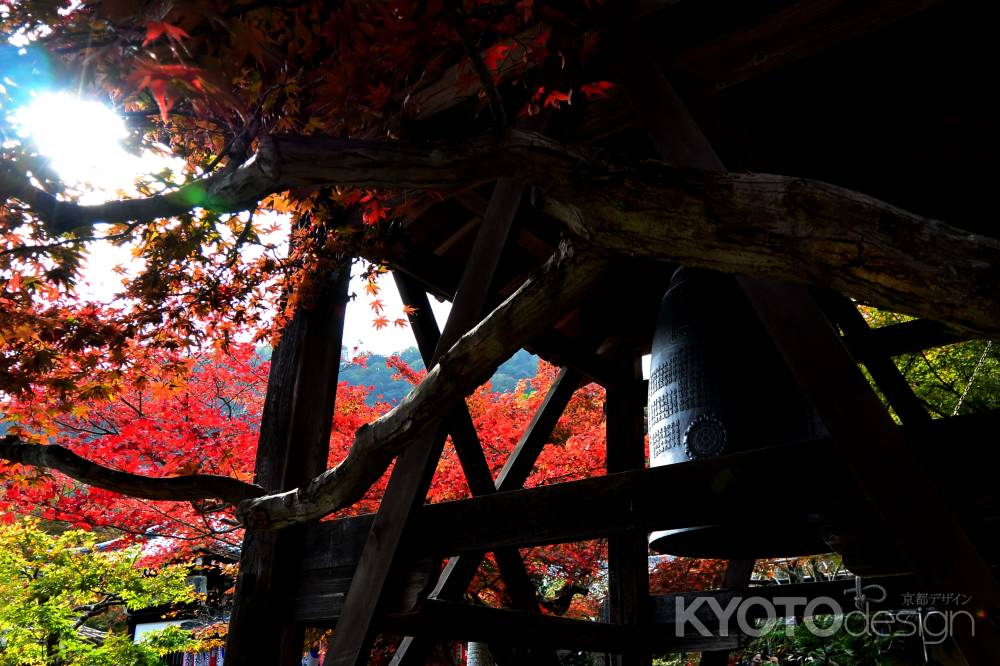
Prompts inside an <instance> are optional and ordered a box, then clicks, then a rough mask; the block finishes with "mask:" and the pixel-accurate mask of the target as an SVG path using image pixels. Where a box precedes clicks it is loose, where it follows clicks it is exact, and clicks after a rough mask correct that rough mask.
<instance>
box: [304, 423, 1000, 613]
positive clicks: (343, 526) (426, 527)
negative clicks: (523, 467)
mask: <svg viewBox="0 0 1000 666" xmlns="http://www.w3.org/2000/svg"><path fill="white" fill-rule="evenodd" d="M998 429H1000V412H991V413H986V414H980V415H968V416H959V417H953V418H950V419H937V420H934V421H932V422H930V423H928V424H921V425H917V426H915V427H906V426H901V427H900V433H901V434H902V435H903V437H904V438H905V440H906V446H907V449H909V450H912V451H914V452H916V453H917V454H918V455H919V456H920V458H921V460H922V461H927V463H929V464H934V465H935V466H936V469H937V471H938V473H939V474H940V475H941V478H942V479H944V480H946V482H947V483H946V485H945V487H944V490H945V492H946V495H947V497H948V498H949V501H950V502H952V503H953V504H954V505H955V506H961V507H966V508H967V510H969V511H970V512H971V513H970V518H972V517H973V515H974V514H975V513H976V512H979V511H987V512H992V513H987V515H1000V506H996V502H995V501H993V505H992V508H991V504H990V499H989V496H990V494H991V493H992V490H991V489H992V488H993V487H994V485H995V479H994V478H993V477H994V470H995V469H996V468H997V467H998V466H1000V450H998V449H997V448H996V447H992V446H987V445H985V444H986V443H988V442H991V441H993V440H995V439H996V432H997V430H998ZM941 442H949V443H950V444H949V455H948V456H945V457H942V456H941V455H940V445H941ZM831 446H833V444H832V442H831V440H829V439H823V440H818V441H816V442H812V443H804V444H798V445H792V446H786V447H778V448H762V449H758V450H756V451H752V452H748V453H744V454H739V455H738V456H728V457H725V458H718V459H714V460H707V461H697V462H696V463H683V464H680V465H670V466H666V467H658V468H652V469H648V470H642V471H633V472H626V473H621V474H613V475H610V476H605V477H597V478H593V479H585V480H582V481H574V482H571V483H560V484H555V485H551V486H542V487H539V488H533V489H529V490H518V491H510V492H504V493H498V494H496V495H494V496H492V497H482V498H475V499H472V500H462V501H459V502H446V503H442V504H433V505H427V506H424V507H423V508H421V509H420V516H419V518H418V519H417V523H418V524H419V525H420V526H421V527H420V529H421V530H422V532H421V539H420V540H419V541H416V542H414V543H413V544H411V549H412V550H413V552H412V554H411V557H413V558H417V557H420V556H426V555H433V556H439V555H455V554H458V553H470V552H481V551H486V550H490V549H493V548H496V547H498V546H518V547H522V546H524V547H526V546H535V545H543V544H548V543H560V542H568V541H584V540H587V539H595V538H600V537H605V536H609V535H611V534H620V533H622V532H626V531H628V530H630V529H644V530H655V529H671V528H680V527H692V526H696V525H705V524H718V523H720V522H722V523H724V522H726V521H727V520H728V521H739V520H743V519H746V520H752V519H754V515H755V514H754V513H753V512H754V510H755V509H754V508H753V507H752V506H746V505H747V503H746V502H745V501H743V499H741V498H745V497H748V496H751V495H753V494H754V493H755V492H758V491H759V488H761V487H773V488H781V492H782V494H783V496H786V497H794V498H795V500H796V504H797V505H800V506H801V508H802V511H803V513H831V512H832V513H833V514H834V516H835V515H836V514H837V513H838V511H839V512H841V513H842V514H843V515H850V514H852V513H856V512H859V511H860V512H861V514H862V515H865V514H866V512H867V514H868V515H870V513H871V512H870V509H868V508H867V507H866V506H865V505H864V503H863V501H862V500H861V499H860V497H859V493H858V491H857V489H856V488H855V487H854V485H853V483H852V482H851V472H850V469H849V468H848V466H847V465H846V463H845V462H844V461H843V460H842V459H840V458H838V457H835V456H834V457H831V456H830V455H829V451H830V448H831ZM803 470H814V471H815V470H821V472H819V471H816V472H815V473H812V474H806V473H803ZM664 489H669V490H668V491H665V490H664ZM665 492H667V493H668V495H669V496H670V497H673V496H684V497H685V498H686V499H687V501H686V502H685V503H684V504H683V505H681V504H679V503H674V502H664V493H665ZM733 501H736V502H737V504H736V505H735V512H734V507H733V506H730V505H729V504H727V502H733ZM372 520H373V516H372V515H367V516H358V517H355V518H348V519H341V520H334V521H328V522H323V523H320V524H318V525H316V526H312V527H310V528H309V530H308V541H307V543H306V545H305V547H304V548H303V552H304V553H305V554H306V555H305V557H304V558H303V560H302V562H301V567H302V580H301V581H300V583H299V584H298V586H297V592H296V597H297V599H298V600H299V601H298V603H299V604H300V605H299V606H297V607H296V619H297V620H299V621H302V622H306V623H310V624H328V623H330V622H332V621H334V620H335V619H336V618H337V616H338V615H339V613H340V606H341V605H342V601H343V592H344V591H345V589H346V584H347V582H349V580H350V578H351V576H352V575H353V570H354V568H355V567H356V566H357V563H358V560H359V558H360V554H361V549H362V543H363V541H364V537H365V535H366V534H367V533H368V531H369V529H370V527H371V523H372ZM787 520H788V521H789V524H790V525H791V524H792V523H793V522H794V521H795V520H796V517H795V516H788V517H787ZM986 536H987V537H988V536H989V535H986ZM435 539H439V540H440V542H435ZM994 545H996V544H994ZM998 551H1000V549H998ZM776 554H778V553H776ZM784 554H788V553H784ZM900 566H901V567H903V566H904V564H903V563H900ZM338 581H339V582H338Z"/></svg>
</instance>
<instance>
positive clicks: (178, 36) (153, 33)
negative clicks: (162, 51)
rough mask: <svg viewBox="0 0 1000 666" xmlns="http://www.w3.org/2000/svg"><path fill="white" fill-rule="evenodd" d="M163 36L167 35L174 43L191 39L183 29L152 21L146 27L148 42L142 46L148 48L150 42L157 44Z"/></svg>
mask: <svg viewBox="0 0 1000 666" xmlns="http://www.w3.org/2000/svg"><path fill="white" fill-rule="evenodd" d="M162 35H166V36H167V39H169V40H170V41H172V42H179V41H181V40H182V39H185V38H188V37H191V35H189V34H187V32H185V31H184V29H183V28H179V27H177V26H176V25H170V24H169V23H163V22H161V21H152V22H151V23H149V24H147V25H146V41H144V42H143V43H142V45H143V46H146V45H147V44H149V43H150V42H155V41H156V40H157V39H159V38H160V37H161V36H162Z"/></svg>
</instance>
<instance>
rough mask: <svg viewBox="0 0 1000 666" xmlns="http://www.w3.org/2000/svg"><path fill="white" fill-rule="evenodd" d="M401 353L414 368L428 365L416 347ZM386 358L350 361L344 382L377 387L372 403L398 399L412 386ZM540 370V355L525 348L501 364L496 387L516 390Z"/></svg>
mask: <svg viewBox="0 0 1000 666" xmlns="http://www.w3.org/2000/svg"><path fill="white" fill-rule="evenodd" d="M399 356H400V358H402V359H403V360H404V361H406V362H407V363H409V364H410V366H411V367H412V368H413V369H415V370H423V368H424V364H423V361H422V360H421V359H420V352H418V351H417V348H416V347H408V348H407V349H404V350H403V351H401V352H400V353H399ZM385 359H386V357H385V356H381V355H379V354H372V355H371V356H369V357H368V363H367V367H362V366H360V365H356V364H349V365H347V366H346V367H344V368H342V369H341V371H340V381H344V382H347V383H348V384H351V385H352V386H371V387H373V390H372V392H371V395H370V396H369V398H368V400H369V402H375V401H376V400H378V399H380V398H379V396H381V399H382V400H385V401H387V402H393V403H395V402H398V401H399V400H400V398H402V397H403V396H404V395H406V394H407V392H409V390H410V385H409V384H408V383H407V382H405V381H403V380H394V379H393V378H392V376H393V374H394V371H393V370H390V369H389V368H387V367H386V365H385ZM537 372H538V357H537V356H535V355H533V354H529V353H528V352H526V351H524V350H523V349H522V350H521V351H519V352H517V353H516V354H514V356H512V357H511V358H510V360H509V361H507V362H506V363H504V364H503V365H501V366H500V368H499V369H498V370H497V372H496V374H495V375H493V378H492V379H491V382H492V383H493V389H494V390H496V391H503V392H509V391H513V390H514V388H515V387H516V386H517V382H518V381H520V380H522V379H528V378H530V377H534V376H535V373H537Z"/></svg>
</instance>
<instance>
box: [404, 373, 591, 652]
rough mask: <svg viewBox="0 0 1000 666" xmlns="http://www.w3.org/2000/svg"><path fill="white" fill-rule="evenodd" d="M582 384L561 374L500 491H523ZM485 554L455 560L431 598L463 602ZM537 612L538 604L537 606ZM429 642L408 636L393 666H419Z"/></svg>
mask: <svg viewBox="0 0 1000 666" xmlns="http://www.w3.org/2000/svg"><path fill="white" fill-rule="evenodd" d="M579 384H580V375H579V374H578V373H576V372H573V371H572V370H566V369H565V368H564V369H563V370H562V371H561V372H560V373H559V376H558V377H557V378H556V381H555V382H553V384H552V386H551V387H550V388H549V392H548V393H547V394H546V396H545V399H544V400H543V401H542V404H541V406H540V407H539V409H538V411H537V412H536V413H535V416H534V417H533V418H532V420H531V423H530V424H529V425H528V428H527V430H526V431H525V433H524V435H522V437H521V439H520V440H519V441H518V443H517V445H516V446H515V447H514V450H513V451H512V452H511V454H510V456H509V457H508V458H507V462H506V463H505V464H504V467H503V470H501V472H500V474H499V476H498V477H497V481H496V488H497V490H498V491H501V492H503V491H509V490H515V489H517V488H520V487H521V486H522V485H524V482H525V480H527V478H528V476H529V475H530V474H531V470H532V469H533V468H534V464H535V461H536V460H537V459H538V455H539V454H540V453H541V451H542V448H543V447H544V446H545V443H546V442H547V441H548V439H549V437H550V436H551V434H552V430H553V429H554V428H555V425H556V423H557V422H558V420H559V417H560V416H561V415H562V413H563V411H565V409H566V405H567V404H568V403H569V400H570V398H571V397H572V396H573V393H574V392H575V391H576V388H577V387H578V386H579ZM483 555H484V553H483V552H479V553H475V554H470V555H465V556H459V557H453V558H451V559H450V560H449V561H448V563H447V565H446V566H445V568H444V571H442V572H441V575H440V577H439V578H438V582H437V585H436V586H435V588H434V590H433V591H432V592H431V595H430V596H431V597H432V598H435V599H441V600H457V599H461V597H462V595H464V594H465V592H466V590H467V589H468V587H469V583H470V582H471V581H472V578H473V577H474V576H475V573H476V570H477V569H478V567H479V563H480V562H481V561H482V558H483ZM535 606H536V608H537V601H536V602H535ZM428 644H429V641H428V640H426V638H424V639H422V640H421V639H416V638H414V637H412V636H407V637H405V638H404V639H403V641H402V642H401V643H400V645H399V648H397V650H396V653H395V655H394V656H393V659H392V665H393V666H401V665H403V664H419V663H422V661H421V659H423V658H424V657H425V655H426V654H427V649H428V647H429V645H428Z"/></svg>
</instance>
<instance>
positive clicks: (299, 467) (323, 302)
mask: <svg viewBox="0 0 1000 666" xmlns="http://www.w3.org/2000/svg"><path fill="white" fill-rule="evenodd" d="M350 264H351V262H350V260H347V259H345V260H344V261H343V265H342V266H341V268H339V269H337V270H336V271H334V272H333V273H332V274H331V275H329V276H327V278H326V283H325V284H324V286H323V288H322V289H321V291H320V293H319V296H318V300H317V303H316V307H315V308H312V309H309V310H305V309H301V308H300V309H299V310H297V311H296V313H295V315H294V316H293V318H292V321H291V322H290V323H289V324H288V326H287V327H286V328H285V330H284V331H283V334H282V338H281V342H279V343H278V346H277V347H276V348H275V350H274V352H273V354H272V356H271V370H270V374H269V376H268V381H267V395H266V396H265V398H264V411H263V416H262V419H261V428H260V437H259V440H258V445H257V460H256V464H255V468H254V469H255V471H254V481H255V483H257V484H259V485H261V486H262V487H264V488H266V489H268V490H275V491H277V490H287V489H289V488H295V487H296V486H299V485H301V484H303V483H305V482H306V481H308V480H309V479H311V478H313V477H314V476H316V475H317V474H320V473H321V472H322V471H323V470H324V469H326V463H327V456H328V455H329V446H330V429H331V427H332V425H333V412H334V406H335V402H336V397H337V380H338V376H339V371H340V348H341V340H342V338H343V331H344V316H345V312H346V309H347V295H348V294H347V291H348V287H349V285H350ZM304 538H305V530H303V529H300V528H296V529H290V530H286V531H282V532H274V531H255V530H248V531H247V533H246V536H245V537H244V539H243V547H242V552H241V555H240V573H239V577H238V578H237V582H236V595H235V602H234V603H235V605H234V608H233V613H232V617H231V619H230V623H229V633H228V636H227V639H226V659H227V663H230V664H236V665H237V666H244V665H246V666H252V665H253V664H260V663H268V664H277V665H278V666H289V665H291V664H299V663H300V662H301V659H302V651H303V630H302V628H301V626H299V625H296V624H294V623H291V622H289V621H288V618H290V617H291V609H292V598H291V588H292V587H293V582H294V576H295V570H296V568H297V566H298V553H299V552H300V548H301V544H302V541H303V539H304Z"/></svg>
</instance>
